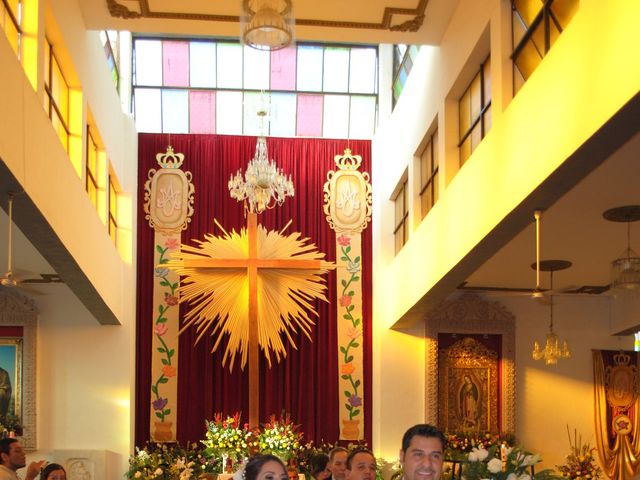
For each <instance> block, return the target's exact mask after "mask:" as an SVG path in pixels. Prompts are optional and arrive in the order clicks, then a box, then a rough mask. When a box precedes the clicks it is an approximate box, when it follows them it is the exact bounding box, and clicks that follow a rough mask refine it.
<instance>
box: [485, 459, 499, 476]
mask: <svg viewBox="0 0 640 480" xmlns="http://www.w3.org/2000/svg"><path fill="white" fill-rule="evenodd" d="M487 468H488V469H489V471H490V472H491V473H498V472H500V471H502V460H500V459H499V458H492V459H491V460H489V463H487Z"/></svg>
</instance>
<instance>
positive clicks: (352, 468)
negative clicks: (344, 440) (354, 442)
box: [346, 448, 377, 480]
mask: <svg viewBox="0 0 640 480" xmlns="http://www.w3.org/2000/svg"><path fill="white" fill-rule="evenodd" d="M376 470H377V465H376V457H374V455H373V452H371V450H368V449H366V448H356V449H354V450H351V452H350V453H349V456H348V457H347V470H346V476H347V480H375V478H376Z"/></svg>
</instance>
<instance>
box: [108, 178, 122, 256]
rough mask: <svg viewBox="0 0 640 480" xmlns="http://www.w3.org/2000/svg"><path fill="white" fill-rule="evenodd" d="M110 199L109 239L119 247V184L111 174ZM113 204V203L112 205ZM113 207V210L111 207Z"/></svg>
mask: <svg viewBox="0 0 640 480" xmlns="http://www.w3.org/2000/svg"><path fill="white" fill-rule="evenodd" d="M108 183H109V198H108V201H107V205H108V214H107V229H108V233H109V237H111V240H112V241H113V243H114V245H116V246H117V245H118V192H119V189H118V183H117V180H116V178H115V176H114V175H113V173H111V172H109V180H108ZM112 202H113V203H112ZM112 205H113V209H112V208H111V206H112Z"/></svg>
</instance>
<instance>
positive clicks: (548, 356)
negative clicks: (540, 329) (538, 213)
mask: <svg viewBox="0 0 640 480" xmlns="http://www.w3.org/2000/svg"><path fill="white" fill-rule="evenodd" d="M570 266H571V262H569V261H567V260H543V261H541V262H540V264H539V268H540V270H542V271H543V272H549V277H550V289H551V291H553V272H555V271H558V270H565V269H567V268H569V267H570ZM531 268H536V264H535V263H534V264H533V265H531ZM531 355H532V357H533V359H534V360H544V363H545V365H556V364H557V363H558V360H559V359H561V358H571V350H569V343H568V342H567V341H566V340H564V341H562V342H560V339H559V338H558V335H556V333H555V332H554V331H553V295H550V296H549V333H547V338H546V341H545V344H544V348H541V347H540V344H539V343H538V341H537V340H536V341H534V342H533V351H532V352H531Z"/></svg>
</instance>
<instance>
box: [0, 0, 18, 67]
mask: <svg viewBox="0 0 640 480" xmlns="http://www.w3.org/2000/svg"><path fill="white" fill-rule="evenodd" d="M2 6H3V7H4V11H5V15H8V16H9V20H10V21H11V24H12V25H13V28H15V30H16V33H17V37H18V39H17V42H16V50H14V51H15V53H16V55H17V56H18V59H20V60H21V59H22V34H23V31H22V25H21V19H20V18H18V14H17V13H16V12H14V11H13V10H12V9H11V6H10V5H9V2H8V1H7V0H2ZM18 9H19V10H21V9H22V0H18ZM2 29H3V30H5V35H6V28H5V27H2ZM11 49H12V50H13V47H12V48H11Z"/></svg>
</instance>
